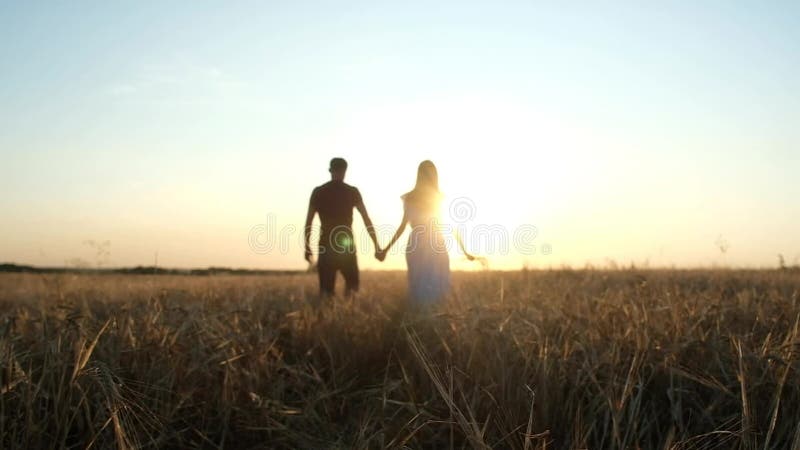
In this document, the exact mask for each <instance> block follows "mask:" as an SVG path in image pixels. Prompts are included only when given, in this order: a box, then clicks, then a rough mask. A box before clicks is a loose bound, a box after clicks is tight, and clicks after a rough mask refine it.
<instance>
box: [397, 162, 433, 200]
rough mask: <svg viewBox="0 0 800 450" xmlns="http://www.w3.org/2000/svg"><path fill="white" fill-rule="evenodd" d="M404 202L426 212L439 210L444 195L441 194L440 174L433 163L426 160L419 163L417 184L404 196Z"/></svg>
mask: <svg viewBox="0 0 800 450" xmlns="http://www.w3.org/2000/svg"><path fill="white" fill-rule="evenodd" d="M403 200H405V201H406V202H410V203H413V204H414V205H415V206H417V207H420V208H423V209H426V210H436V209H438V207H439V204H440V203H441V200H442V193H441V192H439V172H438V171H437V170H436V166H435V165H434V164H433V162H432V161H430V160H427V159H426V160H425V161H422V162H421V163H419V168H418V169H417V183H416V185H414V189H412V190H411V191H410V192H408V193H406V194H405V195H403Z"/></svg>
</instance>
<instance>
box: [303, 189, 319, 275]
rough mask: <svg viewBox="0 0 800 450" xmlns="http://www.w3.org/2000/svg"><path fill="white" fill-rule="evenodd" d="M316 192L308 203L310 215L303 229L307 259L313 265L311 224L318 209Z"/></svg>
mask: <svg viewBox="0 0 800 450" xmlns="http://www.w3.org/2000/svg"><path fill="white" fill-rule="evenodd" d="M314 194H316V191H314V192H313V193H312V194H311V200H309V202H308V213H306V226H305V228H303V243H304V244H305V259H306V261H308V262H309V263H311V255H312V253H311V224H312V223H314V215H315V214H316V213H317V207H316V205H315V202H314Z"/></svg>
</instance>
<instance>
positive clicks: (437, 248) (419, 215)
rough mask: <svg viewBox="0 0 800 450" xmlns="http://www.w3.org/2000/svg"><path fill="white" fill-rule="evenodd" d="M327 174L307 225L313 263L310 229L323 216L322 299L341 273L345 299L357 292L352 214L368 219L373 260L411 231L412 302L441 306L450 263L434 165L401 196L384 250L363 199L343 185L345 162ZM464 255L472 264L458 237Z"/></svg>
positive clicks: (422, 169) (423, 168) (336, 161)
mask: <svg viewBox="0 0 800 450" xmlns="http://www.w3.org/2000/svg"><path fill="white" fill-rule="evenodd" d="M328 171H329V172H330V174H331V181H329V182H327V183H325V184H323V185H321V186H318V187H316V188H315V189H314V191H313V192H312V193H311V200H310V201H309V205H308V214H307V215H306V224H305V229H304V230H305V235H304V242H305V258H306V261H308V262H309V263H311V261H312V252H311V242H310V241H311V224H312V222H313V220H314V216H315V215H317V214H319V218H320V238H319V256H318V258H319V259H318V262H317V272H318V275H319V289H320V295H321V296H323V297H324V296H331V295H333V294H334V288H335V286H336V274H337V272H341V273H342V275H343V277H344V280H345V295H346V296H351V295H353V294H354V293H355V292H356V291H358V287H359V273H358V261H357V258H356V248H355V239H354V236H353V230H352V225H353V209H354V208H355V209H357V210H358V212H359V213H360V214H361V217H362V218H363V219H364V225H365V226H366V229H367V233H369V237H370V239H371V240H372V243H373V244H374V245H375V249H376V250H375V258H377V259H378V260H379V261H383V260H384V259H385V258H386V254H387V253H388V252H389V249H391V248H392V245H394V243H395V242H396V241H397V240H398V239H399V238H400V236H401V235H402V234H403V231H405V228H406V227H407V226H409V225H410V226H411V234H410V236H409V240H408V245H407V247H406V252H405V253H406V263H407V265H408V296H409V300H410V301H411V302H412V303H414V304H418V305H430V304H434V303H437V302H439V301H440V300H442V299H443V298H444V297H445V296H446V295H447V293H448V292H449V291H450V258H449V256H448V253H447V252H448V248H447V245H446V243H445V238H444V236H443V235H442V231H443V230H442V227H441V226H440V225H439V218H438V215H439V211H440V205H441V201H442V194H441V192H440V191H439V175H438V172H437V171H436V166H435V165H434V164H433V163H432V162H431V161H427V160H426V161H423V162H422V163H420V165H419V169H418V170H417V182H416V185H415V186H414V189H412V190H411V191H410V192H408V193H406V194H405V195H403V196H402V199H403V219H402V220H401V222H400V226H398V227H397V231H396V232H395V234H394V236H393V237H392V239H391V240H390V241H389V243H388V244H387V245H386V247H384V248H383V249H381V248H380V245H379V244H378V237H377V235H376V233H375V228H374V226H373V224H372V221H371V220H370V218H369V215H368V214H367V209H366V207H365V206H364V201H363V200H362V198H361V193H360V192H359V191H358V189H357V188H355V187H354V186H350V185H349V184H346V183H345V182H344V177H345V173H346V172H347V161H345V160H344V159H342V158H333V159H332V160H331V162H330V167H329V169H328ZM455 237H456V241H457V242H458V244H459V246H460V248H461V251H462V252H464V254H465V255H466V256H467V259H469V260H470V261H472V260H474V259H475V257H474V256H472V255H471V254H469V253H468V252H467V251H466V249H465V247H464V242H463V241H462V240H461V238H460V236H458V234H456V235H455Z"/></svg>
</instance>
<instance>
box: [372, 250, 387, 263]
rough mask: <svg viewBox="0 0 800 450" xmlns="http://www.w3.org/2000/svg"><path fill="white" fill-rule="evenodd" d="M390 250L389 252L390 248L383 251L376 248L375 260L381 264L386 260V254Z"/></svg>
mask: <svg viewBox="0 0 800 450" xmlns="http://www.w3.org/2000/svg"><path fill="white" fill-rule="evenodd" d="M388 250H389V249H388V248H384V249H381V248H380V247H376V248H375V259H377V260H378V261H380V262H383V260H384V259H386V252H387V251H388Z"/></svg>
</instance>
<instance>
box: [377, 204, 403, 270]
mask: <svg viewBox="0 0 800 450" xmlns="http://www.w3.org/2000/svg"><path fill="white" fill-rule="evenodd" d="M406 225H408V216H407V215H406V212H405V211H403V218H402V219H401V220H400V225H399V226H398V227H397V231H396V232H395V233H394V236H392V240H391V241H389V243H388V244H386V247H384V248H383V250H381V252H380V255H381V258H379V259H380V260H381V261H383V259H384V258H386V254H387V253H389V249H390V248H392V245H394V243H395V242H397V240H398V239H400V236H402V234H403V231H405V229H406Z"/></svg>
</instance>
